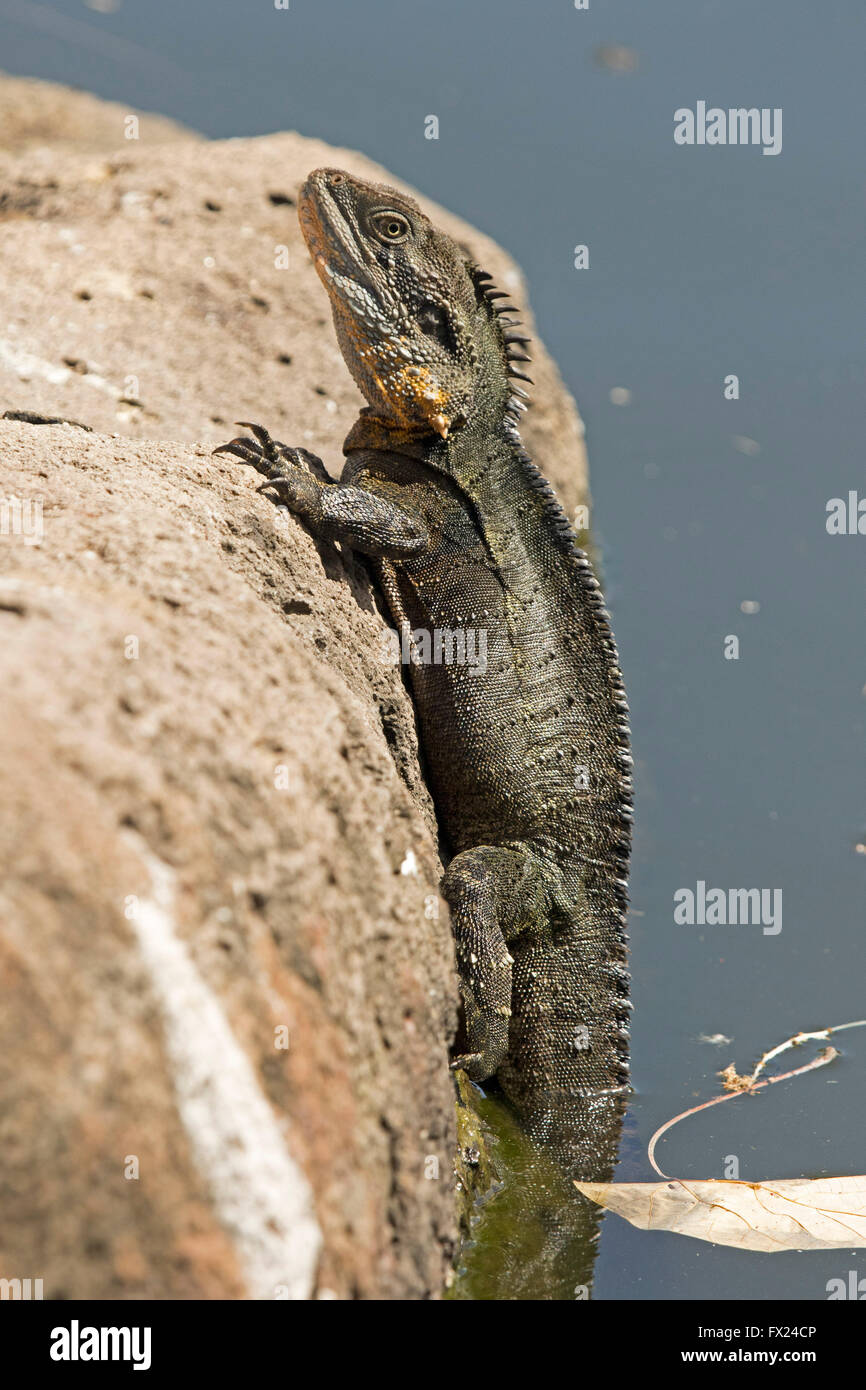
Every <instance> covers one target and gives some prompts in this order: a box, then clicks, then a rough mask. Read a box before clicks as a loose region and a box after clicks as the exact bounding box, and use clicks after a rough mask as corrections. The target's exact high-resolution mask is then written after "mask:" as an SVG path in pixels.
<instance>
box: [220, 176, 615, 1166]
mask: <svg viewBox="0 0 866 1390" xmlns="http://www.w3.org/2000/svg"><path fill="white" fill-rule="evenodd" d="M299 216H300V221H301V227H302V230H303V233H304V237H305V239H306V242H307V245H308V247H309V250H310V254H311V256H312V258H313V260H314V263H315V265H316V268H317V270H318V272H319V275H320V277H321V279H322V282H323V284H324V286H325V288H326V290H327V291H328V294H329V297H330V300H331V306H332V310H333V317H334V323H335V326H336V330H337V336H338V339H339V342H340V346H341V349H342V352H343V356H344V358H345V360H346V363H347V365H348V367H349V369H350V370H351V372H352V374H353V376H354V378H355V380H356V382H357V384H358V386H359V387H360V389H361V391H362V392H363V394H364V396H365V398H366V400H367V402H368V406H367V408H366V409H365V410H363V411H362V412H361V416H360V419H359V420H358V421H357V423H356V424H355V426H354V427H353V429H352V430H351V432H350V434H349V436H348V438H347V440H346V443H345V445H344V452H345V453H346V455H347V463H346V466H345V468H344V472H343V478H342V482H341V483H325V482H322V481H321V477H322V476H323V473H322V465H321V462H320V460H318V459H316V458H315V457H314V456H312V455H309V454H307V453H306V452H305V451H304V450H301V449H291V448H287V447H286V446H285V445H281V444H279V443H276V442H275V441H273V440H271V439H270V436H269V435H268V434H267V432H266V431H265V430H263V429H262V428H261V427H258V426H250V428H251V429H252V431H253V435H254V438H242V439H238V440H234V441H232V442H231V443H230V444H228V445H225V446H223V449H224V450H225V451H228V452H230V453H234V454H235V455H237V456H238V457H240V458H242V459H244V460H245V461H246V462H249V463H252V464H253V465H254V466H255V467H256V468H258V469H259V471H261V472H262V473H264V474H265V476H266V478H267V480H268V481H267V482H266V483H265V484H263V487H270V488H271V489H272V490H273V491H274V492H275V493H276V495H277V496H278V497H279V499H280V500H281V501H282V502H284V503H286V504H287V505H288V506H289V507H290V508H291V509H292V510H293V511H294V512H295V513H296V515H298V516H299V517H300V518H301V519H302V520H303V521H304V522H305V523H306V524H307V525H309V526H310V527H311V529H312V530H313V531H314V532H315V534H317V535H318V536H321V537H327V538H329V539H332V540H337V541H340V542H342V543H343V544H345V545H348V546H351V547H353V548H354V549H355V550H358V551H360V552H362V553H363V554H365V555H368V556H371V557H372V558H373V560H374V562H375V565H376V569H377V573H378V580H379V583H380V585H381V588H382V592H383V594H384V595H385V597H386V600H387V602H388V604H389V607H390V610H391V613H392V615H393V618H394V623H395V626H396V627H397V628H398V629H402V628H404V626H405V625H406V624H408V627H409V629H411V630H412V632H413V633H414V634H415V639H414V640H415V649H416V655H420V656H421V657H422V658H423V657H424V656H425V652H424V646H423V643H424V638H423V634H425V633H430V634H433V633H436V632H440V633H441V632H443V631H446V632H449V633H452V634H453V633H456V634H458V638H459V635H461V634H462V636H463V638H464V639H465V640H466V641H467V642H469V641H472V640H474V641H475V643H476V647H475V650H476V654H477V653H478V652H479V650H480V648H481V645H482V643H483V642H484V641H486V666H484V665H483V663H481V662H478V663H477V664H476V666H475V667H474V668H473V667H472V666H471V665H469V664H467V663H466V662H465V661H464V662H462V663H461V662H459V661H453V662H451V663H448V662H445V661H440V662H438V663H437V662H435V661H432V660H430V659H426V660H425V659H422V660H420V661H417V662H415V661H413V663H412V664H411V665H410V674H411V681H412V690H413V694H414V699H415V705H416V709H417V714H418V721H419V725H420V734H421V741H422V744H423V748H424V753H425V757H426V763H427V767H428V769H429V774H430V780H431V790H432V792H433V796H434V800H435V804H436V809H437V813H438V816H439V820H440V825H441V828H442V830H443V832H444V835H445V837H446V838H447V841H448V843H449V845H450V848H451V851H452V856H453V857H452V858H451V860H450V863H449V864H448V868H447V870H446V873H445V876H444V879H443V894H444V896H445V898H446V899H447V901H448V903H449V906H450V909H451V917H452V923H453V929H454V937H455V943H456V951H457V962H458V969H459V974H460V981H461V990H462V995H463V1001H464V1011H465V1032H466V1038H467V1050H466V1052H465V1053H464V1054H463V1055H462V1056H461V1057H459V1058H457V1059H456V1060H455V1065H460V1066H462V1067H465V1069H466V1070H467V1072H468V1073H469V1075H470V1077H472V1078H473V1079H474V1080H476V1081H481V1080H484V1079H485V1078H487V1077H490V1076H492V1075H494V1074H495V1075H496V1077H497V1079H498V1081H499V1083H500V1084H501V1086H502V1088H503V1090H504V1091H505V1093H506V1095H507V1096H508V1097H509V1099H510V1100H511V1101H512V1102H513V1104H514V1105H515V1106H516V1107H517V1109H518V1111H519V1112H520V1113H521V1115H522V1116H523V1117H524V1120H525V1122H526V1124H527V1126H528V1128H529V1130H530V1132H531V1133H532V1134H533V1135H534V1136H536V1137H537V1138H539V1139H547V1140H548V1141H549V1142H550V1143H552V1144H554V1145H555V1146H556V1147H557V1148H558V1149H559V1150H560V1151H565V1152H567V1154H568V1156H569V1162H570V1164H571V1166H572V1168H573V1169H574V1170H575V1171H577V1170H580V1171H581V1172H583V1173H584V1175H587V1174H589V1173H593V1174H596V1175H600V1173H601V1172H602V1171H604V1170H605V1169H607V1168H609V1166H610V1162H612V1152H613V1148H612V1145H613V1147H615V1132H616V1129H617V1120H618V1115H619V1101H618V1099H617V1098H618V1096H619V1095H621V1093H622V1091H623V1089H624V1087H625V1084H626V1078H627V1029H626V1027H625V1019H626V1011H627V1009H628V1001H627V979H628V977H627V974H626V971H625V944H624V943H625V934H624V920H625V911H626V882H625V875H626V870H627V859H628V852H629V838H630V836H629V827H630V822H631V810H630V791H631V784H630V779H629V768H630V765H631V758H630V757H629V754H628V725H627V706H626V702H625V695H624V691H623V686H622V679H621V676H620V672H619V668H618V665H617V655H616V649H615V646H614V642H613V637H612V635H611V631H610V625H609V620H608V615H607V613H606V611H605V609H604V607H603V604H602V598H601V593H600V590H599V587H598V584H597V582H596V580H595V579H594V578H593V576H592V573H591V569H590V565H589V561H588V560H587V558H586V556H585V555H584V554H583V553H582V552H581V551H580V550H579V549H578V548H577V545H576V543H575V538H574V535H573V533H572V531H571V529H570V527H569V524H568V522H567V520H566V518H565V515H564V514H563V512H562V510H561V509H560V507H559V505H558V503H557V502H556V499H555V497H554V495H553V492H552V490H551V488H550V487H549V485H548V484H547V483H546V482H545V481H544V479H543V478H542V476H541V474H540V473H539V472H538V470H537V469H536V468H535V466H534V465H533V464H532V462H531V461H530V459H529V457H528V455H527V453H526V451H525V449H524V448H523V445H522V443H521V441H520V436H519V433H518V422H519V419H520V411H521V410H522V409H523V408H524V406H523V399H522V396H523V392H522V391H521V390H520V389H519V388H517V387H516V386H515V384H514V378H515V377H517V378H520V377H521V372H520V366H521V365H522V363H523V362H524V361H526V360H528V359H527V358H526V354H525V353H524V352H523V350H522V349H523V347H524V345H525V344H526V342H527V339H526V337H525V335H524V334H522V333H521V332H520V331H519V329H518V331H515V329H514V321H513V320H510V319H507V318H504V317H503V311H502V310H501V309H497V308H496V307H495V301H496V300H498V299H500V298H502V297H503V296H501V295H499V294H498V293H497V292H496V291H495V290H494V289H493V287H492V285H491V283H490V277H489V276H488V275H486V274H485V273H484V272H483V271H481V270H480V269H479V268H478V267H477V266H474V265H473V264H472V263H471V262H469V261H468V260H467V259H466V257H465V255H464V254H463V253H462V252H461V251H460V249H459V248H458V247H457V245H456V244H455V243H454V242H453V241H452V240H451V238H450V237H448V236H446V235H445V234H444V233H443V232H441V231H439V230H437V229H436V228H435V227H434V226H433V225H432V224H431V222H430V221H429V219H428V218H427V217H425V216H424V214H423V213H422V212H421V210H420V209H419V208H418V206H417V204H416V203H415V202H414V201H412V200H411V199H410V198H407V197H405V196H404V195H403V194H400V193H397V192H395V191H394V190H393V189H389V188H385V187H382V186H379V185H374V184H369V183H365V182H363V181H361V180H359V179H356V178H353V177H351V176H350V175H348V174H346V173H343V172H342V171H340V170H329V169H320V170H316V171H315V172H314V173H312V174H311V175H310V177H309V178H308V179H307V181H306V183H305V185H304V187H303V190H302V193H301V198H300V202H299ZM506 312H508V311H506ZM324 476H326V475H324ZM419 644H420V645H419ZM470 650H471V648H470ZM589 1131H593V1133H591V1134H589V1137H588V1133H589Z"/></svg>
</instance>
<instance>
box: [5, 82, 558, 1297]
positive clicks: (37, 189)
mask: <svg viewBox="0 0 866 1390" xmlns="http://www.w3.org/2000/svg"><path fill="white" fill-rule="evenodd" d="M37 89H38V90H37ZM25 105H26V109H25ZM16 112H17V115H16ZM0 113H2V116H3V118H4V131H5V134H4V139H3V142H2V146H3V148H2V150H0V262H2V266H0V333H2V339H0V412H2V411H3V410H13V411H16V410H17V411H21V410H29V411H35V412H39V413H42V414H50V415H59V416H64V417H68V418H71V419H73V420H78V421H81V422H83V423H85V424H87V425H89V426H91V427H92V430H93V432H92V433H90V432H86V431H84V430H81V429H77V428H74V427H72V426H69V425H57V426H44V425H31V424H25V423H19V422H13V421H8V420H5V421H0V692H2V693H0V707H2V718H0V743H2V751H0V866H2V877H0V1212H2V1222H0V1277H3V1278H9V1279H14V1278H20V1279H25V1278H42V1279H43V1283H44V1294H45V1297H46V1298H51V1297H55V1298H56V1297H67V1298H141V1297H156V1298H225V1297H230V1298H231V1297H280V1296H291V1297H304V1296H310V1295H312V1296H316V1295H318V1296H325V1297H327V1296H337V1297H341V1298H342V1297H353V1296H356V1297H364V1298H377V1297H378V1298H382V1297H384V1298H423V1297H429V1296H436V1295H437V1293H438V1291H439V1290H440V1289H441V1287H442V1283H443V1279H444V1277H445V1274H446V1271H447V1268H448V1265H449V1261H450V1259H451V1257H452V1254H453V1249H454V1241H455V1237H456V1219H455V1204H454V1191H453V1175H452V1160H453V1152H454V1144H455V1118H454V1097H453V1089H452V1085H451V1080H450V1077H449V1074H448V1070H447V1058H448V1047H449V1043H450V1041H451V1037H452V1035H453V1030H454V1025H455V1016H456V1002H457V995H456V985H455V977H454V970H453V955H452V948H451V941H450V935H449V930H448V921H447V912H446V909H445V907H444V904H441V903H440V902H439V900H438V895H437V882H438V875H439V873H440V864H439V860H438V854H437V844H436V833H435V821H434V818H433V814H432V809H431V805H430V801H429V797H428V795H427V792H426V789H425V787H424V784H423V780H422V777H421V773H420V771H419V763H418V751H417V743H416V737H415V729H414V720H413V715H412V707H411V702H410V700H409V698H408V696H407V694H406V691H405V689H404V686H403V684H402V681H401V678H400V673H399V672H398V671H396V670H394V668H393V667H390V666H388V665H386V664H384V662H383V661H382V659H381V653H382V651H383V646H382V642H381V633H382V628H383V618H382V616H381V613H380V611H379V608H378V606H377V602H376V599H375V596H374V594H373V592H372V590H371V588H370V584H369V580H368V577H367V573H366V571H365V569H364V568H363V567H362V565H361V563H360V562H352V561H351V560H347V559H346V558H345V557H344V556H342V555H341V554H340V552H339V551H338V550H337V549H336V548H333V547H319V546H317V545H316V544H315V543H314V541H313V540H312V538H311V537H310V536H309V534H308V533H307V532H306V531H305V530H304V529H303V528H302V527H301V526H300V525H299V524H298V523H297V522H296V521H295V520H294V519H292V518H289V517H286V516H285V515H284V513H282V512H281V511H279V510H277V509H275V508H274V507H273V505H272V504H271V503H270V502H268V501H266V500H265V499H264V498H262V497H260V496H258V495H257V494H256V492H255V484H256V483H257V482H258V481H259V480H258V478H257V477H256V476H255V475H253V474H252V473H251V472H250V470H247V469H245V468H244V467H243V466H242V465H241V464H239V463H238V462H237V461H235V460H233V459H230V458H219V459H215V458H213V457H212V456H211V453H210V450H211V448H212V447H213V445H214V444H215V443H217V442H223V441H224V440H225V439H226V438H228V437H229V436H230V434H231V433H233V432H234V431H233V428H232V422H233V421H235V420H237V419H253V420H261V421H262V422H263V423H266V424H267V425H268V426H269V428H271V429H272V430H273V432H274V433H275V434H276V435H277V436H278V437H281V438H284V439H287V440H290V441H292V442H295V443H303V444H305V445H307V446H308V447H312V448H314V449H315V450H316V452H321V453H322V454H323V455H324V457H325V460H326V462H327V463H328V464H329V466H330V467H331V469H332V471H334V472H337V471H338V470H339V462H340V457H341V456H340V453H339V446H340V443H341V441H342V438H343V437H344V435H345V433H346V432H347V430H348V427H349V425H350V424H351V422H352V420H353V418H354V415H355V413H356V411H357V408H358V405H359V400H358V396H357V392H356V390H355V388H354V386H353V384H352V382H351V380H350V378H349V376H348V374H347V372H346V371H345V368H344V366H343V364H342V360H341V358H340V356H339V352H338V349H337V346H336V342H335V340H334V336H333V333H332V330H331V325H330V319H329V314H328V308H327V304H326V301H325V296H324V293H323V292H322V290H321V288H320V286H319V282H318V279H317V277H316V276H315V273H314V271H313V269H312V266H311V265H310V264H309V262H308V259H307V256H306V252H305V250H304V248H303V244H302V242H301V238H300V233H299V231H298V229H297V223H296V219H295V213H294V202H295V198H296V194H297V188H298V185H299V183H300V181H301V179H302V178H303V176H304V175H305V174H306V173H307V171H308V170H309V169H310V168H312V167H314V166H315V165H317V164H322V163H329V164H339V165H341V166H343V167H346V168H348V169H350V170H353V171H355V172H358V173H360V174H363V175H366V176H368V177H369V176H374V177H375V176H379V177H383V178H388V179H389V181H391V182H394V181H395V180H393V178H391V177H390V176H387V175H385V174H384V171H381V170H379V169H377V168H376V166H374V165H372V164H371V163H370V162H369V161H368V160H366V159H364V158H362V157H361V156H359V155H357V154H354V153H351V152H348V151H344V150H334V149H332V148H330V147H328V146H325V145H322V144H320V143H318V142H316V141H312V140H307V139H302V138H301V137H300V136H297V135H293V134H284V135H274V136H268V137H265V138H262V139H257V140H243V141H223V142H213V143H211V142H202V141H201V139H200V138H199V137H196V136H193V135H191V134H187V133H185V132H183V131H181V130H179V129H178V128H177V127H172V126H171V123H169V122H166V121H162V120H161V119H159V118H148V117H142V119H141V124H140V139H139V140H138V141H127V140H124V139H123V128H124V126H123V122H124V118H125V117H126V116H128V115H129V114H130V113H129V112H125V111H124V110H123V109H122V108H120V107H115V106H111V105H109V104H107V103H99V102H96V101H95V100H94V99H93V98H90V97H86V96H84V95H83V94H80V93H72V92H66V91H65V90H64V89H61V88H54V87H50V86H49V85H48V84H30V83H26V82H22V81H20V80H17V79H3V80H0ZM64 130H65V131H66V135H65V136H64V135H63V134H62V132H63V131H64ZM70 132H73V133H74V137H75V138H74V140H73V139H71V138H70ZM432 210H433V211H434V212H435V215H436V216H437V217H438V218H439V219H440V220H441V221H442V222H443V223H444V224H445V225H447V226H449V227H450V228H451V229H452V230H453V231H454V232H455V233H456V234H457V235H458V236H459V237H460V238H461V240H463V241H464V242H465V243H466V244H467V245H468V246H470V247H471V248H472V250H473V253H474V254H475V255H476V257H477V258H478V259H479V260H480V261H481V262H482V264H484V265H485V266H487V267H488V268H489V269H490V270H491V271H492V272H493V274H494V275H495V276H496V277H497V278H498V279H499V280H500V281H501V282H502V285H503V287H504V288H506V289H508V290H510V291H512V292H513V293H514V294H516V296H517V299H518V302H520V301H521V299H522V286H521V281H520V277H519V275H518V272H517V271H516V269H515V268H514V266H513V264H512V263H511V262H510V261H509V260H508V258H507V257H506V256H505V254H504V253H503V252H502V251H501V250H499V248H497V247H495V246H494V245H493V243H491V242H490V241H488V240H487V239H486V238H484V237H483V236H481V235H480V234H478V233H477V232H474V231H472V230H471V229H469V228H468V227H465V226H464V225H463V224H461V223H459V222H458V221H457V219H455V218H453V217H451V216H449V215H447V214H445V213H443V212H442V211H441V210H439V209H432ZM280 248H285V251H282V250H280ZM284 261H285V262H287V264H286V266H285V268H279V267H282V266H283V262H284ZM535 357H536V360H535V363H534V375H535V377H536V380H537V382H538V387H537V404H536V405H535V406H534V407H533V410H532V411H531V412H530V415H529V417H528V419H527V426H526V430H525V437H526V440H527V443H528V445H529V447H530V448H531V449H532V450H533V451H534V453H535V456H536V457H537V459H538V460H539V462H540V463H541V464H542V466H543V467H544V468H545V469H546V471H548V473H549V475H550V476H551V477H552V478H553V480H554V481H555V482H556V483H557V485H558V486H559V487H560V490H561V492H562V494H563V497H564V499H565V501H566V503H567V504H568V505H573V504H574V503H576V502H577V501H579V500H583V499H584V497H585V469H584V457H583V449H582V430H581V427H580V422H579V420H578V417H577V415H576V412H575V410H574V406H573V404H572V402H571V401H570V399H569V398H568V396H567V394H566V393H565V391H564V389H563V388H562V385H561V383H560V382H559V379H558V376H557V374H556V371H555V368H554V367H553V366H552V364H551V363H550V362H549V360H548V359H547V358H546V357H545V355H544V353H543V351H541V350H540V349H539V350H538V351H537V352H536V354H535ZM286 1044H287V1046H286ZM437 1167H438V1177H437V1176H436V1171H437Z"/></svg>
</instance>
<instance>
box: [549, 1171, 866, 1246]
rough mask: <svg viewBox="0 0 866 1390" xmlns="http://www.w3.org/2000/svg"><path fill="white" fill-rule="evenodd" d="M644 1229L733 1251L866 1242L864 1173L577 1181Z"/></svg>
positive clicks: (586, 1192) (601, 1202) (589, 1194)
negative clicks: (752, 1178) (746, 1179)
mask: <svg viewBox="0 0 866 1390" xmlns="http://www.w3.org/2000/svg"><path fill="white" fill-rule="evenodd" d="M575 1187H576V1188H578V1190H579V1191H580V1192H582V1193H583V1194H584V1196H585V1197H588V1198H589V1199H590V1201H592V1202H596V1203H597V1204H598V1205H599V1206H601V1207H607V1208H608V1209H609V1210H610V1211H615V1212H616V1213H617V1214H618V1215H619V1216H624V1217H625V1219H626V1221H630V1222H631V1224H632V1225H633V1226H637V1227H639V1229H640V1230H642V1231H676V1232H677V1233H678V1234H679V1235H683V1236H695V1237H696V1239H698V1240H709V1241H712V1242H713V1243H714V1244H715V1245H732V1246H734V1247H735V1248H736V1249H737V1250H764V1251H774V1250H838V1249H846V1248H851V1247H852V1246H866V1177H856V1178H783V1179H781V1180H780V1181H779V1182H755V1183H752V1182H733V1181H725V1180H722V1179H719V1180H708V1181H696V1182H692V1181H691V1180H688V1181H686V1182H621V1183H613V1182H599V1183H595V1182H576V1183H575Z"/></svg>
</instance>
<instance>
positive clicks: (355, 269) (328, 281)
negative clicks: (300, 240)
mask: <svg viewBox="0 0 866 1390" xmlns="http://www.w3.org/2000/svg"><path fill="white" fill-rule="evenodd" d="M350 187H351V185H350V183H349V180H348V177H347V176H346V175H345V174H343V173H341V171H340V170H338V169H316V170H314V171H313V173H312V174H310V175H309V177H308V178H307V179H306V180H305V182H304V184H303V186H302V188H301V193H300V197H299V199H298V220H299V222H300V224H301V231H302V233H303V236H304V240H305V242H306V243H307V249H308V250H309V252H310V256H311V258H312V261H313V264H314V265H315V267H316V271H317V272H318V275H319V278H320V280H321V281H322V283H323V284H324V286H325V288H326V289H327V290H328V292H329V293H330V294H334V293H337V294H338V295H339V296H340V298H342V299H345V298H348V299H349V300H350V301H355V300H357V301H359V302H360V301H363V300H364V299H374V300H377V301H380V302H381V294H380V289H379V287H378V286H377V285H376V284H375V283H374V280H373V276H372V274H371V271H370V266H369V264H368V259H367V251H366V248H365V246H364V242H363V238H362V236H361V233H360V229H359V227H358V222H357V219H356V217H355V215H354V212H353V209H352V205H351V195H350V193H349V189H350ZM341 189H345V192H344V193H343V194H342V196H341V193H340V191H338V190H341ZM380 312H381V311H380Z"/></svg>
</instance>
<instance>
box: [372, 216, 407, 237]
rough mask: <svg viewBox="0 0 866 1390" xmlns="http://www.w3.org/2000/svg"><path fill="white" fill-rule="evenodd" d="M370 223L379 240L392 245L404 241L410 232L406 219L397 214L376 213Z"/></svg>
mask: <svg viewBox="0 0 866 1390" xmlns="http://www.w3.org/2000/svg"><path fill="white" fill-rule="evenodd" d="M370 221H371V223H372V226H373V231H374V232H375V233H376V235H377V236H378V237H379V238H380V240H381V241H387V242H390V243H391V244H392V245H393V243H394V242H397V241H405V240H406V238H407V236H408V235H409V233H410V232H411V230H412V228H411V227H410V226H409V223H408V221H407V219H406V218H405V217H404V216H403V215H402V213H399V212H377V213H374V215H373V216H372V217H371V218H370Z"/></svg>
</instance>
